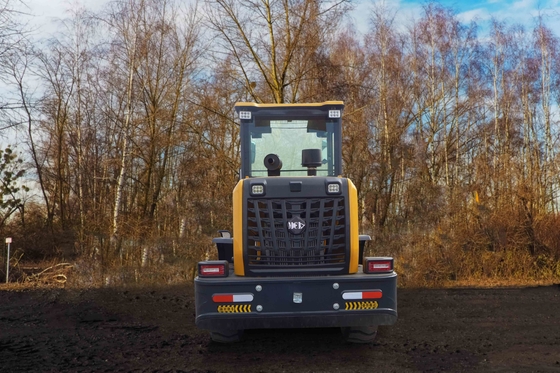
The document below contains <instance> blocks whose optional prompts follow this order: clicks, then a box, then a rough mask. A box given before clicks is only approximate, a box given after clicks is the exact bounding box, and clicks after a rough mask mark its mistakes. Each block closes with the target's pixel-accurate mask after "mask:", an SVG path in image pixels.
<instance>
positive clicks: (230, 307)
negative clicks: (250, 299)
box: [218, 304, 251, 313]
mask: <svg viewBox="0 0 560 373" xmlns="http://www.w3.org/2000/svg"><path fill="white" fill-rule="evenodd" d="M249 312H251V305H250V304H222V305H219V306H218V313H249Z"/></svg>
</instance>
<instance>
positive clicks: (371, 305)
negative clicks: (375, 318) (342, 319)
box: [345, 301, 379, 311]
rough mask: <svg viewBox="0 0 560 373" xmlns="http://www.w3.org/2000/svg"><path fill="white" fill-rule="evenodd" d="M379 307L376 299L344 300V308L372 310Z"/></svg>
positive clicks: (348, 309)
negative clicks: (365, 300) (363, 300)
mask: <svg viewBox="0 0 560 373" xmlns="http://www.w3.org/2000/svg"><path fill="white" fill-rule="evenodd" d="M377 307H379V303H377V302H376V301H368V302H346V308H345V310H347V311H350V310H374V309H376V308H377Z"/></svg>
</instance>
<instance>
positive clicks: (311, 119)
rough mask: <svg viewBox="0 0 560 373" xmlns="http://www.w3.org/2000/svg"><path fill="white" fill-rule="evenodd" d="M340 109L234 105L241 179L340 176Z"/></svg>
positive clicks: (334, 104)
mask: <svg viewBox="0 0 560 373" xmlns="http://www.w3.org/2000/svg"><path fill="white" fill-rule="evenodd" d="M343 109H344V104H343V103H342V102H341V101H328V102H324V103H320V104H289V105H285V104H284V105H277V104H255V103H245V102H243V103H237V104H236V105H235V110H236V111H237V113H238V116H239V121H240V126H241V131H240V132H241V178H245V177H267V176H315V175H316V176H323V177H326V176H331V177H332V176H340V175H341V174H342V153H341V148H342V146H341V145H342V138H341V118H342V111H343Z"/></svg>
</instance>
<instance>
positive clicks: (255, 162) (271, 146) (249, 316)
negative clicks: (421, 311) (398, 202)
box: [194, 101, 397, 343]
mask: <svg viewBox="0 0 560 373" xmlns="http://www.w3.org/2000/svg"><path fill="white" fill-rule="evenodd" d="M235 110H236V113H237V116H238V121H239V126H240V131H239V132H240V140H241V141H240V149H241V169H240V180H239V182H238V183H237V185H236V187H235V188H234V190H233V230H232V231H225V230H224V231H220V232H221V234H220V237H216V238H214V239H213V242H214V243H215V244H216V249H217V251H218V255H217V257H218V260H208V261H202V262H199V263H198V276H197V277H196V278H195V281H194V284H195V294H196V325H197V326H198V327H199V328H202V329H206V330H209V331H210V336H211V339H212V340H213V341H214V342H220V343H228V342H236V341H239V340H240V339H241V338H242V336H243V331H244V330H246V329H261V328H311V327H340V328H341V330H342V336H343V338H344V339H345V340H346V341H348V342H353V343H369V342H371V341H373V339H374V338H375V336H376V334H377V327H378V326H379V325H391V324H394V323H395V322H396V321H397V274H396V273H395V271H394V261H393V258H391V257H369V256H366V257H364V247H365V244H366V242H367V241H369V240H370V237H369V236H367V235H360V234H359V219H358V195H357V191H356V187H355V186H354V184H353V183H352V181H351V180H350V179H348V178H346V177H344V176H342V175H343V170H342V166H343V164H342V118H343V111H344V103H343V102H341V101H327V102H323V103H310V104H257V103H244V102H243V103H237V104H235Z"/></svg>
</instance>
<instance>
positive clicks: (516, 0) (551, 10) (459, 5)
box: [354, 0, 560, 36]
mask: <svg viewBox="0 0 560 373" xmlns="http://www.w3.org/2000/svg"><path fill="white" fill-rule="evenodd" d="M355 1H356V4H357V10H356V11H355V12H354V18H355V20H356V24H357V25H358V27H359V29H360V31H364V29H365V27H366V24H367V19H368V17H369V14H370V13H371V9H372V8H373V7H374V6H375V4H378V3H384V4H386V6H389V7H390V8H391V9H398V13H397V19H396V22H397V23H399V24H403V25H404V24H406V23H409V22H410V21H411V19H414V18H416V19H417V18H419V17H420V15H421V14H422V5H423V4H425V3H426V2H425V1H422V0H384V1H383V0H355ZM438 2H439V3H440V4H442V5H443V6H445V7H449V8H451V9H453V10H454V11H455V12H456V14H457V17H458V18H459V19H460V20H461V21H462V22H465V23H468V22H471V21H475V20H476V22H477V23H478V24H479V25H480V26H481V27H482V28H484V26H486V25H487V23H488V22H489V21H490V20H491V19H492V17H494V18H496V19H498V20H500V21H504V22H506V24H508V25H513V24H522V25H524V26H526V27H528V28H532V26H533V25H534V22H535V18H536V17H537V16H538V15H539V12H540V13H541V14H542V15H543V17H544V19H545V22H546V24H547V25H548V26H549V27H550V28H552V29H553V30H554V31H555V33H556V35H557V36H560V0H473V1H468V0H467V1H461V0H441V1H438Z"/></svg>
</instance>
